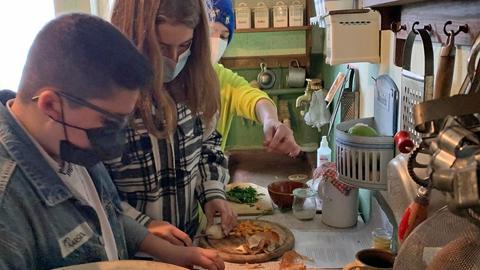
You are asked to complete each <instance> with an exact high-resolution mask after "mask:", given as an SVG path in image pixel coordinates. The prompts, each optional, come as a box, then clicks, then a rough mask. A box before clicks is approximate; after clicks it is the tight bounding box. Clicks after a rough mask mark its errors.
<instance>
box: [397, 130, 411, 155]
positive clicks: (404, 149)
mask: <svg viewBox="0 0 480 270" xmlns="http://www.w3.org/2000/svg"><path fill="white" fill-rule="evenodd" d="M393 140H394V141H395V144H396V145H397V148H398V151H400V152H401V153H404V154H408V153H410V152H411V151H412V150H413V148H414V147H415V144H414V143H413V141H412V140H411V139H410V133H408V132H407V131H405V130H401V131H399V132H397V134H395V136H394V137H393Z"/></svg>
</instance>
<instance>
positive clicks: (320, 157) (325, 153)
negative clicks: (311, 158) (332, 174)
mask: <svg viewBox="0 0 480 270" xmlns="http://www.w3.org/2000/svg"><path fill="white" fill-rule="evenodd" d="M325 161H332V150H331V149H330V147H328V140H327V136H322V141H321V142H320V147H319V148H318V149H317V167H318V166H320V164H322V162H325Z"/></svg>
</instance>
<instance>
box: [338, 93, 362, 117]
mask: <svg viewBox="0 0 480 270" xmlns="http://www.w3.org/2000/svg"><path fill="white" fill-rule="evenodd" d="M340 112H341V113H340V122H343V121H348V120H353V119H358V118H359V117H360V92H359V91H353V92H343V95H342V100H341V101H340Z"/></svg>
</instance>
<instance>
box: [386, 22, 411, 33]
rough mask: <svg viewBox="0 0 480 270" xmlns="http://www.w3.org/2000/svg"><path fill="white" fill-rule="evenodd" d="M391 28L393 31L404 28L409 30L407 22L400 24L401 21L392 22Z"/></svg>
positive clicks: (396, 31)
mask: <svg viewBox="0 0 480 270" xmlns="http://www.w3.org/2000/svg"><path fill="white" fill-rule="evenodd" d="M390 29H391V30H392V32H393V33H398V32H400V31H402V30H404V31H405V30H407V25H406V24H400V22H398V23H397V22H392V24H390Z"/></svg>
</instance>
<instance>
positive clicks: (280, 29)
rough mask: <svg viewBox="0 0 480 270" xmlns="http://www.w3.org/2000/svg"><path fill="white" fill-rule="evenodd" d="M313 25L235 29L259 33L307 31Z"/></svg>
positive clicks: (237, 31)
mask: <svg viewBox="0 0 480 270" xmlns="http://www.w3.org/2000/svg"><path fill="white" fill-rule="evenodd" d="M310 29H312V27H311V26H310V25H307V26H291V27H278V28H273V27H269V28H249V29H235V33H258V32H285V31H306V30H310Z"/></svg>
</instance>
